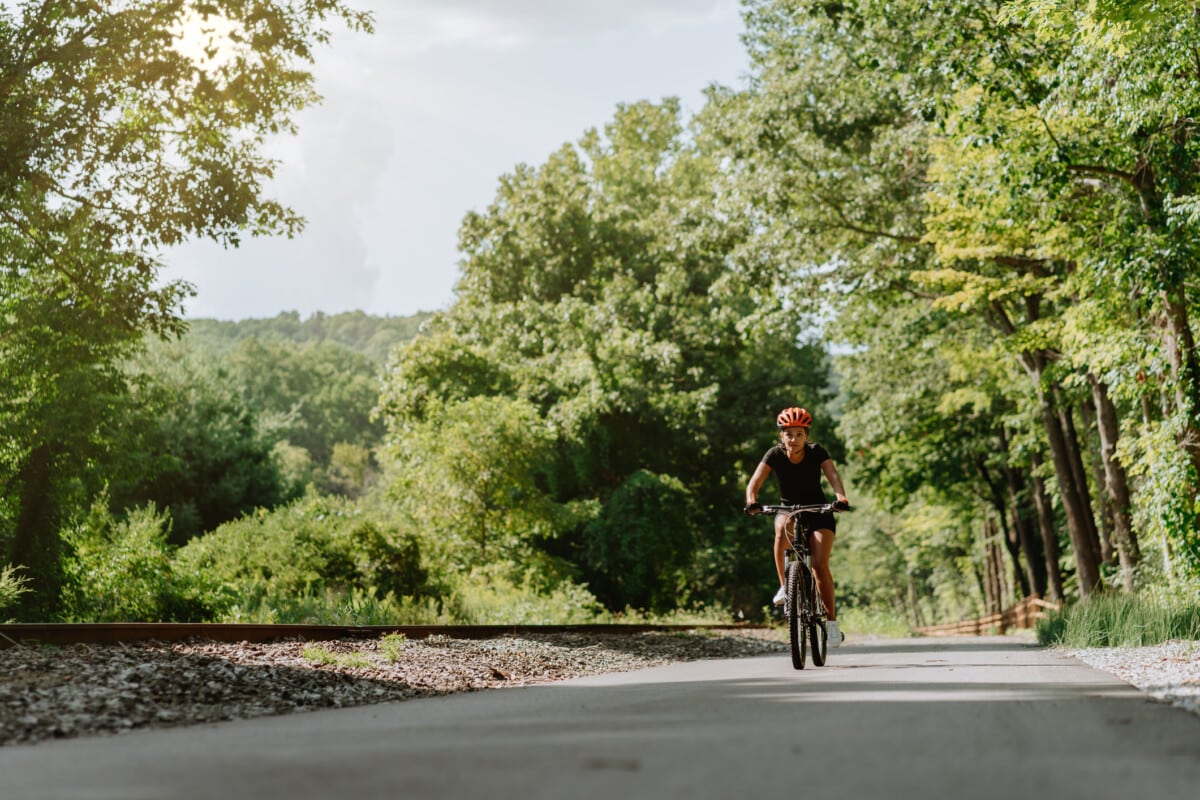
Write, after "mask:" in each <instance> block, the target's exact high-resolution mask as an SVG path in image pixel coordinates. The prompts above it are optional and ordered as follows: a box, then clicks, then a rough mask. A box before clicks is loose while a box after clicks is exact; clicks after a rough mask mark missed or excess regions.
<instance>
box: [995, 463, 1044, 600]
mask: <svg viewBox="0 0 1200 800" xmlns="http://www.w3.org/2000/svg"><path fill="white" fill-rule="evenodd" d="M1004 478H1005V481H1006V485H1007V492H1006V494H1007V499H1008V507H1009V510H1010V512H1011V514H1012V524H1013V530H1014V532H1015V533H1016V536H1017V543H1018V544H1019V545H1020V547H1021V552H1023V553H1024V554H1025V570H1026V576H1025V579H1026V581H1027V584H1028V586H1029V588H1030V590H1031V591H1032V593H1033V595H1034V596H1036V597H1045V596H1046V554H1045V552H1043V547H1042V540H1041V537H1039V536H1036V535H1034V532H1033V518H1034V516H1035V513H1033V510H1032V509H1030V508H1029V507H1028V505H1027V502H1028V501H1027V500H1025V499H1024V498H1025V494H1026V492H1025V486H1024V485H1023V482H1022V480H1021V476H1020V474H1018V473H1017V471H1016V470H1014V469H1013V468H1012V467H1009V466H1006V467H1005V468H1004Z"/></svg>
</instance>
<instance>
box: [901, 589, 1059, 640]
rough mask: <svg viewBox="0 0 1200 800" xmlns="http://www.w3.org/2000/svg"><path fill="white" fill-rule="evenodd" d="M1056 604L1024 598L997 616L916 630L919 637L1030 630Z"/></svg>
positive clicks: (1039, 599) (992, 615) (1052, 609)
mask: <svg viewBox="0 0 1200 800" xmlns="http://www.w3.org/2000/svg"><path fill="white" fill-rule="evenodd" d="M1059 607H1060V606H1059V604H1058V603H1051V602H1049V601H1046V600H1043V599H1042V598H1040V597H1026V598H1025V599H1024V600H1022V601H1021V602H1019V603H1017V604H1016V605H1015V606H1012V607H1011V608H1007V609H1005V610H1004V611H1001V612H1000V613H999V614H990V615H988V616H986V617H981V618H979V619H966V620H963V621H961V622H950V623H947V624H945V625H928V626H926V627H924V628H917V629H916V633H917V634H918V635H920V636H981V635H983V634H988V633H1006V632H1008V631H1009V630H1011V629H1013V628H1032V627H1033V626H1034V625H1036V624H1037V621H1038V620H1039V619H1041V618H1042V617H1044V616H1046V612H1047V611H1057V610H1058V609H1059Z"/></svg>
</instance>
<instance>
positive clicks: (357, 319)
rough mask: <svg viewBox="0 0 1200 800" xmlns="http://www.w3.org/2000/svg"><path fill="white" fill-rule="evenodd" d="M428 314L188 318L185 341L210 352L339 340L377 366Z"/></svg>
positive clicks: (419, 325) (282, 314)
mask: <svg viewBox="0 0 1200 800" xmlns="http://www.w3.org/2000/svg"><path fill="white" fill-rule="evenodd" d="M430 316H431V314H428V313H421V314H413V315H411V316H399V317H377V316H371V315H369V314H366V313H364V312H362V311H350V312H346V313H342V314H322V313H321V312H317V313H315V314H312V315H311V316H309V317H307V318H304V319H301V317H300V314H299V313H297V312H295V311H285V312H283V313H281V314H279V315H277V316H275V317H271V318H269V319H242V320H236V321H233V320H217V319H192V320H188V323H187V341H188V342H189V343H190V344H191V346H193V347H195V348H197V349H199V350H201V351H203V352H205V353H211V354H213V355H216V356H223V355H227V354H229V353H231V352H233V350H235V349H236V348H237V346H238V345H239V344H241V343H242V342H244V341H245V340H247V339H257V340H258V341H259V342H262V343H264V344H266V343H274V342H290V343H292V344H309V343H313V344H340V345H344V346H345V347H347V348H349V349H350V350H353V351H355V352H356V353H361V354H362V355H364V356H366V357H367V358H369V359H371V360H372V361H374V362H375V363H377V364H379V365H383V364H384V363H385V362H386V361H387V357H388V355H389V354H390V353H391V352H392V350H393V349H394V348H395V347H396V346H397V345H399V344H402V343H404V342H407V341H408V340H409V339H411V338H413V337H414V336H416V335H417V333H418V332H419V331H420V329H421V323H423V322H424V321H425V320H426V319H428V318H429V317H430Z"/></svg>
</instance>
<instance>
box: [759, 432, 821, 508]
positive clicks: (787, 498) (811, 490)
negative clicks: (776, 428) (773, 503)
mask: <svg viewBox="0 0 1200 800" xmlns="http://www.w3.org/2000/svg"><path fill="white" fill-rule="evenodd" d="M828 458H829V453H828V451H826V450H825V448H824V447H822V446H821V445H819V444H817V443H816V442H808V443H806V444H805V445H804V460H802V461H801V462H800V463H799V464H793V463H792V462H791V460H789V459H788V457H787V451H786V450H784V449H783V445H781V444H777V445H775V446H774V447H772V448H771V449H770V450H768V451H767V454H766V455H765V456H763V457H762V461H763V463H764V464H766V465H767V466H768V467H770V468H771V471H772V472H774V473H775V478H776V479H777V480H778V481H779V502H781V503H783V504H784V505H788V506H801V505H816V504H820V503H828V502H829V499H828V498H827V497H825V491H824V490H823V489H822V488H821V465H822V464H824V463H825V461H826V460H827V459H828Z"/></svg>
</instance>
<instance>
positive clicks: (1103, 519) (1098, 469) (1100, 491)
mask: <svg viewBox="0 0 1200 800" xmlns="http://www.w3.org/2000/svg"><path fill="white" fill-rule="evenodd" d="M1093 405H1094V402H1093ZM1079 416H1080V418H1081V419H1082V420H1083V436H1082V438H1081V439H1080V440H1079V449H1080V450H1081V453H1080V455H1081V457H1082V458H1083V461H1084V463H1085V464H1086V466H1087V468H1088V471H1089V472H1090V473H1091V476H1090V477H1091V480H1092V483H1093V484H1094V485H1095V486H1096V505H1097V506H1098V509H1097V510H1098V511H1099V512H1100V514H1099V519H1098V520H1097V531H1096V532H1097V533H1098V534H1099V536H1100V560H1101V561H1102V562H1104V563H1105V564H1116V563H1117V548H1116V536H1115V534H1114V533H1113V529H1114V528H1115V527H1116V520H1115V519H1114V518H1113V515H1114V513H1115V512H1114V510H1113V507H1112V501H1111V500H1110V499H1109V496H1108V491H1107V490H1106V489H1105V483H1106V481H1105V477H1104V464H1102V463H1101V459H1099V458H1096V457H1095V454H1096V448H1094V447H1093V446H1092V429H1093V428H1095V427H1097V425H1096V420H1095V419H1094V414H1093V411H1092V405H1089V404H1088V403H1080V404H1079Z"/></svg>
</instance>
